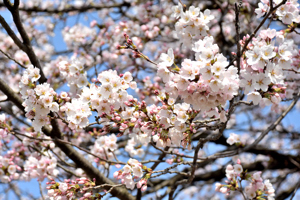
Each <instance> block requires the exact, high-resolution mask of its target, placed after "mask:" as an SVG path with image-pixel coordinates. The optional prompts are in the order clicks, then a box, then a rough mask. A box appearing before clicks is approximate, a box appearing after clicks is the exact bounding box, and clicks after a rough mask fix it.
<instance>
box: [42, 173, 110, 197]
mask: <svg viewBox="0 0 300 200" xmlns="http://www.w3.org/2000/svg"><path fill="white" fill-rule="evenodd" d="M50 180H51V182H47V185H49V186H47V189H48V193H47V194H48V197H49V200H56V199H60V200H68V199H75V198H76V197H81V198H79V199H80V200H100V199H102V197H103V196H104V195H103V196H102V195H100V194H98V193H96V194H94V192H93V188H94V187H95V186H96V183H95V181H91V180H89V179H87V178H85V177H82V178H77V179H76V180H70V179H65V180H64V182H55V181H54V180H53V179H50Z"/></svg>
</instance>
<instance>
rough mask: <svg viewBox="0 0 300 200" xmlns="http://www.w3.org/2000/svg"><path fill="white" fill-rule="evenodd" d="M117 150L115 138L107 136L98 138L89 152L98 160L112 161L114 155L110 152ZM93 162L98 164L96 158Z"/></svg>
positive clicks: (112, 135) (113, 135) (114, 136)
mask: <svg viewBox="0 0 300 200" xmlns="http://www.w3.org/2000/svg"><path fill="white" fill-rule="evenodd" d="M117 149H118V144H117V137H116V135H115V134H111V135H109V136H100V137H99V138H98V139H97V140H96V141H95V144H94V146H93V148H92V149H91V152H92V153H93V154H95V155H97V156H99V157H100V158H103V159H105V160H113V159H114V155H113V153H112V152H114V151H115V150H117ZM94 159H95V162H96V163H98V162H99V160H98V158H94Z"/></svg>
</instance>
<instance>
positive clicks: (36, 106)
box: [19, 65, 59, 131]
mask: <svg viewBox="0 0 300 200" xmlns="http://www.w3.org/2000/svg"><path fill="white" fill-rule="evenodd" d="M39 78H40V70H39V69H38V68H34V67H33V66H32V65H29V66H28V67H27V69H26V70H25V71H24V74H23V76H22V78H21V82H20V84H19V87H20V93H21V95H22V98H23V99H24V102H23V104H22V105H23V106H24V107H25V111H26V117H27V118H28V119H33V122H32V126H33V127H34V129H35V131H40V130H41V128H42V126H44V125H46V124H47V122H49V117H48V116H47V115H48V114H49V113H50V112H51V111H52V112H57V111H58V110H59V105H58V103H57V102H55V100H56V98H57V94H56V92H55V91H54V89H53V88H52V87H51V86H50V84H48V83H43V84H38V85H37V84H36V82H37V81H38V79H39Z"/></svg>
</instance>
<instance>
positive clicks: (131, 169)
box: [114, 158, 149, 191]
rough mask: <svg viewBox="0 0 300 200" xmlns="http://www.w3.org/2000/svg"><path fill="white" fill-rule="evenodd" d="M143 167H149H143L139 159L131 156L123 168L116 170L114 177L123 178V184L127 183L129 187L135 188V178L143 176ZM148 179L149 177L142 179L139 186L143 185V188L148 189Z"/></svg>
mask: <svg viewBox="0 0 300 200" xmlns="http://www.w3.org/2000/svg"><path fill="white" fill-rule="evenodd" d="M143 169H147V168H146V167H143V165H142V164H141V163H140V162H139V161H138V160H136V159H132V158H130V159H129V160H128V162H127V164H126V165H125V166H124V167H123V169H122V170H120V171H116V172H115V173H114V178H116V179H121V182H122V184H125V185H126V187H127V188H129V189H131V190H133V189H134V187H135V182H134V179H139V178H141V177H142V176H143ZM147 170H148V169H147ZM145 171H146V170H145ZM148 176H149V175H148ZM148 178H149V177H148ZM146 180H147V179H140V181H139V182H138V184H137V187H138V188H141V187H142V190H143V191H145V190H146V189H147V181H146ZM143 185H144V186H143Z"/></svg>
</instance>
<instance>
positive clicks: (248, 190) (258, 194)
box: [216, 160, 275, 200]
mask: <svg viewBox="0 0 300 200" xmlns="http://www.w3.org/2000/svg"><path fill="white" fill-rule="evenodd" d="M225 171H226V177H227V179H228V180H227V181H225V182H226V184H221V183H216V191H218V192H222V193H223V194H230V192H232V191H237V190H239V188H240V187H241V182H242V181H243V180H246V181H248V182H250V184H249V185H248V186H246V187H245V189H244V191H242V192H245V194H246V195H247V196H248V197H249V198H250V199H254V198H256V199H266V198H267V199H268V200H274V196H275V190H274V188H273V186H272V184H271V183H270V181H269V180H268V179H267V180H265V181H263V179H262V177H261V173H262V172H260V171H259V172H255V173H253V174H250V173H248V172H247V171H244V170H243V167H242V165H241V163H240V161H239V160H238V161H237V164H235V165H233V166H232V165H230V164H229V165H227V167H226V170H225Z"/></svg>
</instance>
